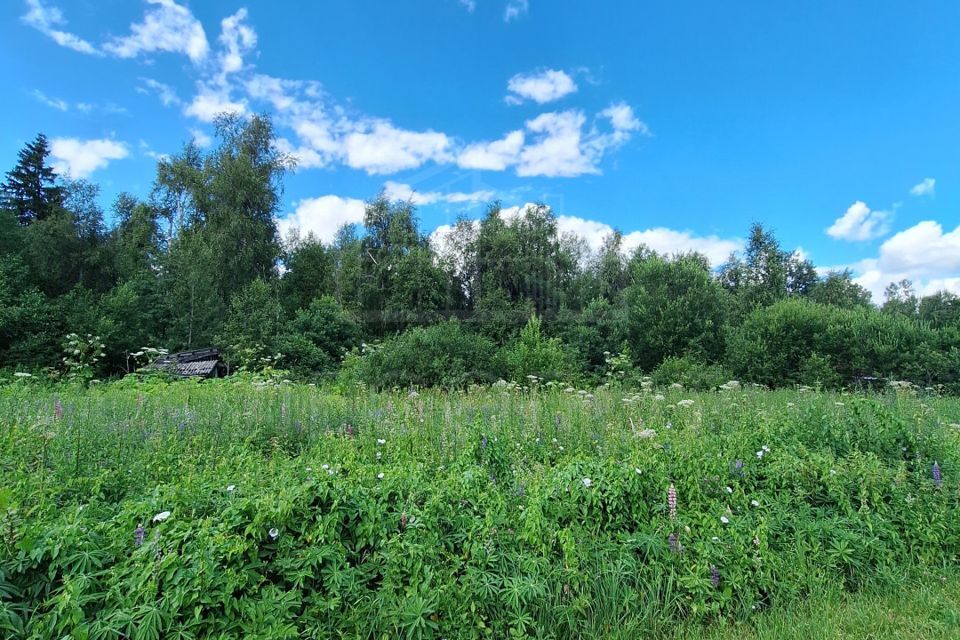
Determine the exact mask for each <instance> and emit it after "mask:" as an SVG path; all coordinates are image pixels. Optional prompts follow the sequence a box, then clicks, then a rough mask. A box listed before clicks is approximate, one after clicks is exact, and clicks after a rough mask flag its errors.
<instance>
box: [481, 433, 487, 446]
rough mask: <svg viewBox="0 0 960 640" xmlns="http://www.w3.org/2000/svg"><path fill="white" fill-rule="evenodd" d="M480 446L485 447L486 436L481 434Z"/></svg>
mask: <svg viewBox="0 0 960 640" xmlns="http://www.w3.org/2000/svg"><path fill="white" fill-rule="evenodd" d="M480 448H481V449H486V448H487V436H483V437H482V438H480Z"/></svg>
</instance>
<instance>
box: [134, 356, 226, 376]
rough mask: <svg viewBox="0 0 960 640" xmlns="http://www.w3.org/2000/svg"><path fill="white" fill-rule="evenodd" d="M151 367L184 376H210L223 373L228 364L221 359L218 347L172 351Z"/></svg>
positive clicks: (158, 359)
mask: <svg viewBox="0 0 960 640" xmlns="http://www.w3.org/2000/svg"><path fill="white" fill-rule="evenodd" d="M150 367H151V368H154V369H163V370H165V371H167V372H168V373H171V374H172V375H175V376H180V377H183V378H192V377H200V378H210V377H213V376H218V375H223V374H224V373H225V372H226V365H225V364H223V362H221V361H220V351H219V350H218V349H194V350H193V351H181V352H180V353H171V354H170V355H167V356H164V357H162V358H157V359H156V360H155V361H154V362H153V364H151V365H150Z"/></svg>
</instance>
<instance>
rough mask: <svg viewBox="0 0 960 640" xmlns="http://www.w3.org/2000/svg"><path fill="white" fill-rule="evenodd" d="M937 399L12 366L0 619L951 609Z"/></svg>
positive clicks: (787, 615) (652, 621) (218, 622)
mask: <svg viewBox="0 0 960 640" xmlns="http://www.w3.org/2000/svg"><path fill="white" fill-rule="evenodd" d="M58 406H59V407H60V409H58ZM61 409H62V411H61ZM958 422H960V401H958V400H957V399H955V398H940V397H933V396H922V395H919V396H918V395H913V394H910V393H898V394H894V393H891V394H887V395H880V396H851V395H834V394H821V393H814V392H808V393H801V392H789V391H778V392H766V391H759V390H733V391H724V392H722V393H701V394H696V393H687V392H685V391H683V390H681V389H662V390H653V389H650V390H639V391H635V390H620V389H600V390H595V391H593V392H592V393H587V391H583V392H578V391H576V390H572V389H571V390H569V391H567V390H564V389H562V388H556V387H536V388H533V389H520V388H516V387H511V386H506V387H493V388H487V389H474V390H471V391H469V392H458V393H444V392H439V391H424V392H421V393H420V394H416V395H408V394H407V393H406V392H394V393H379V394H378V393H368V392H366V391H364V390H350V391H347V392H342V391H337V390H333V389H325V388H315V387H310V386H306V385H259V384H254V383H250V382H248V381H242V380H226V381H217V382H207V383H202V384H194V383H178V384H159V383H135V382H132V381H122V382H119V383H114V384H109V385H103V386H94V387H92V388H90V389H82V388H79V387H68V386H64V387H55V388H50V387H43V386H40V385H35V386H34V385H31V384H29V383H17V384H14V385H10V386H7V387H4V388H0V636H3V637H11V638H48V637H64V636H66V635H67V634H72V636H73V637H78V638H81V637H86V638H119V637H131V638H145V639H149V640H153V639H154V638H157V639H158V638H169V637H178V638H203V637H222V638H235V637H236V638H240V637H252V636H255V637H262V638H300V637H318V638H320V637H322V638H326V637H343V638H353V637H363V638H395V637H409V638H431V637H447V638H471V637H477V638H498V639H499V638H510V637H530V638H577V637H583V638H606V637H622V638H637V637H716V638H725V637H730V638H741V637H747V638H750V637H759V638H768V637H769V638H774V637H777V638H779V637H804V638H809V637H824V638H835V637H836V638H841V637H871V636H870V634H871V633H873V634H874V636H875V637H897V636H900V637H925V638H926V637H951V634H954V635H955V636H956V635H960V634H958V633H957V630H956V629H955V626H956V620H957V617H956V615H955V612H956V599H955V597H954V596H953V592H952V591H951V589H950V587H954V586H956V585H957V578H956V575H957V574H956V573H955V572H954V569H955V568H956V567H957V561H958V556H960V506H958V505H960V482H958V477H960V428H958V427H957V423H958ZM738 461H739V462H740V463H741V464H738ZM935 461H936V462H937V464H938V467H939V468H940V470H941V474H942V482H941V484H940V485H939V486H938V485H937V483H936V482H935V480H934V478H933V474H932V465H933V463H934V462H935ZM381 474H382V475H381ZM671 486H672V487H674V489H675V491H676V494H677V510H676V513H675V514H674V513H671V509H670V506H669V504H668V494H669V492H670V487H671ZM167 511H169V512H170V515H169V517H168V518H166V519H158V520H156V521H155V516H156V515H157V514H160V513H162V512H167ZM141 524H142V525H143V530H144V540H143V543H142V544H138V543H137V538H136V529H137V526H138V525H141ZM274 534H275V535H274ZM712 574H713V575H712ZM940 576H946V577H947V582H946V583H941V582H940ZM714 577H715V578H716V582H714V580H713V578H714ZM888 631H889V633H888ZM790 634H793V635H790ZM910 634H914V635H913V636H911V635H910ZM938 634H939V636H938Z"/></svg>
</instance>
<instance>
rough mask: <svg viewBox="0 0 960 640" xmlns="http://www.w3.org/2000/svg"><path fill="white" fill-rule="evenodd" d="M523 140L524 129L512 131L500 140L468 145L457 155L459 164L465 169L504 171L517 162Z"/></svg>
mask: <svg viewBox="0 0 960 640" xmlns="http://www.w3.org/2000/svg"><path fill="white" fill-rule="evenodd" d="M523 142H524V135H523V131H511V132H510V133H508V134H507V135H506V137H504V138H502V139H500V140H494V141H493V142H477V143H474V144H471V145H468V146H467V147H465V148H464V149H463V151H461V152H460V155H459V156H457V165H459V166H460V167H462V168H464V169H488V170H490V171H503V170H504V169H506V168H507V167H509V166H511V165H514V164H516V163H517V161H518V160H519V158H520V149H522V148H523Z"/></svg>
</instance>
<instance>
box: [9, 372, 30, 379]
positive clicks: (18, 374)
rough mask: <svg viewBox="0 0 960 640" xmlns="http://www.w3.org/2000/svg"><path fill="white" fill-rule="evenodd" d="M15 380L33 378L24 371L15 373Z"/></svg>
mask: <svg viewBox="0 0 960 640" xmlns="http://www.w3.org/2000/svg"><path fill="white" fill-rule="evenodd" d="M13 376H14V377H15V378H32V377H33V376H32V375H30V374H29V373H27V372H26V371H17V372H16V373H15V374H13Z"/></svg>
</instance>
